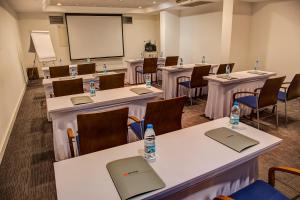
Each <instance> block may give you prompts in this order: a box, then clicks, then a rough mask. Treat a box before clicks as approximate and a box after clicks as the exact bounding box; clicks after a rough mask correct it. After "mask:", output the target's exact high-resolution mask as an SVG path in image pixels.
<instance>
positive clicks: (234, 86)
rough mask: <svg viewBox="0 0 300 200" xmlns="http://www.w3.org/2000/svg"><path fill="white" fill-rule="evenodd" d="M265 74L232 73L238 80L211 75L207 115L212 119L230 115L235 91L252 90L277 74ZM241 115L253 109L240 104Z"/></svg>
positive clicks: (206, 108)
mask: <svg viewBox="0 0 300 200" xmlns="http://www.w3.org/2000/svg"><path fill="white" fill-rule="evenodd" d="M266 73H267V74H265V75H256V74H250V73H248V72H247V71H243V72H234V73H231V76H232V77H236V78H238V79H236V80H225V79H220V78H217V77H216V76H210V77H209V78H207V79H208V97H207V103H206V107H205V116H206V117H209V118H210V119H218V118H222V117H226V116H229V115H230V109H231V105H232V98H233V94H234V93H235V92H241V91H251V92H254V90H255V89H256V88H260V87H262V86H263V84H264V83H265V81H266V80H267V79H268V78H269V77H270V76H273V75H275V73H272V72H266ZM240 109H241V116H243V115H247V114H249V113H250V111H251V109H249V108H248V107H246V106H242V105H240Z"/></svg>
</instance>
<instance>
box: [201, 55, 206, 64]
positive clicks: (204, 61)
mask: <svg viewBox="0 0 300 200" xmlns="http://www.w3.org/2000/svg"><path fill="white" fill-rule="evenodd" d="M204 63H206V58H205V56H203V57H202V64H204Z"/></svg>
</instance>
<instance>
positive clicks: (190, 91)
mask: <svg viewBox="0 0 300 200" xmlns="http://www.w3.org/2000/svg"><path fill="white" fill-rule="evenodd" d="M188 90H189V95H190V101H191V106H192V105H193V96H192V88H189V89H188Z"/></svg>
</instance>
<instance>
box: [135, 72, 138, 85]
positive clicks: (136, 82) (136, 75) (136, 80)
mask: <svg viewBox="0 0 300 200" xmlns="http://www.w3.org/2000/svg"><path fill="white" fill-rule="evenodd" d="M135 84H136V85H137V84H138V73H137V71H135Z"/></svg>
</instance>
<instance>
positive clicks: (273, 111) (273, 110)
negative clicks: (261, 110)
mask: <svg viewBox="0 0 300 200" xmlns="http://www.w3.org/2000/svg"><path fill="white" fill-rule="evenodd" d="M272 113H273V114H274V113H275V106H273V109H272Z"/></svg>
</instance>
